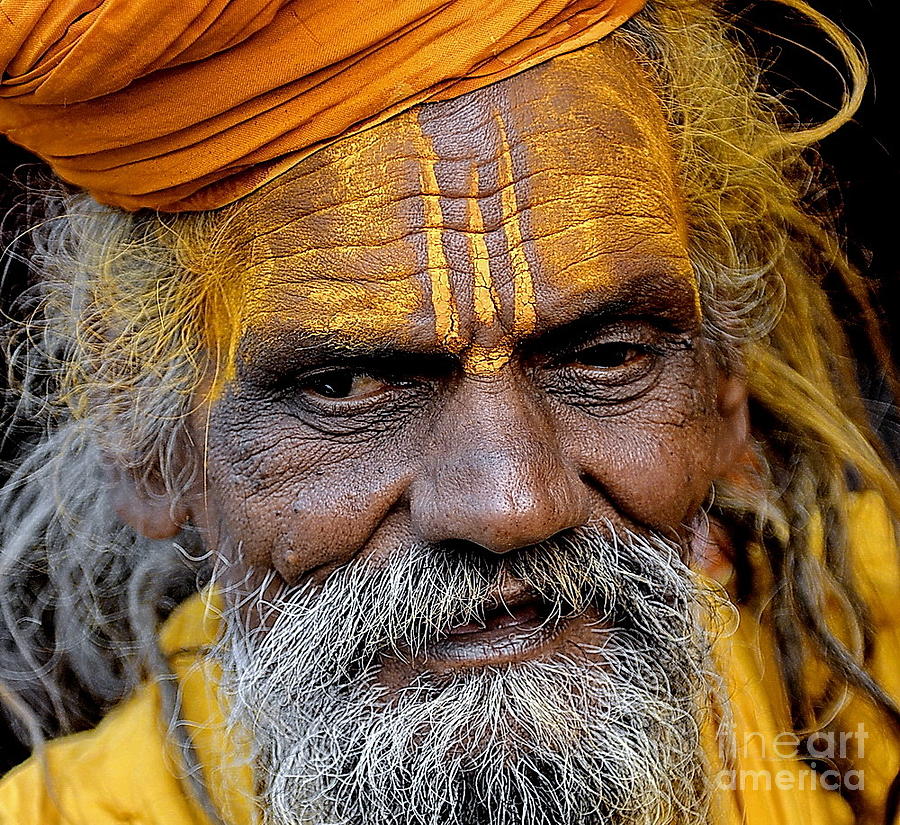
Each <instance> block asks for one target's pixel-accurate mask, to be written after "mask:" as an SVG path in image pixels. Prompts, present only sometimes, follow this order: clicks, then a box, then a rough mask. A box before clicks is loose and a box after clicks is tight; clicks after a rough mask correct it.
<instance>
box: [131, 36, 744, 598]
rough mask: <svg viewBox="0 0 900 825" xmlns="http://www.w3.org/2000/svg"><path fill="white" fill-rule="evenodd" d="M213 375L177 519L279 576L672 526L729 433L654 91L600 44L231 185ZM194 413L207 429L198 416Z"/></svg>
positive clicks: (723, 380)
mask: <svg viewBox="0 0 900 825" xmlns="http://www.w3.org/2000/svg"><path fill="white" fill-rule="evenodd" d="M228 238H229V242H231V243H233V245H234V248H237V249H243V250H245V256H246V274H245V276H244V278H243V294H242V297H241V316H242V317H241V322H240V324H241V326H240V344H239V347H238V349H237V352H236V356H235V363H234V375H233V378H232V380H230V381H229V382H228V383H227V384H225V386H224V387H222V388H221V389H220V390H219V391H217V393H216V398H215V400H214V401H213V402H212V403H211V406H210V408H209V409H206V408H204V409H201V410H199V411H198V412H197V413H196V415H195V418H194V421H193V429H194V443H195V445H197V446H196V449H197V450H203V449H204V446H205V451H206V452H205V462H206V467H207V478H206V487H205V489H202V490H201V489H198V490H196V491H195V492H194V494H193V495H192V496H190V497H188V499H187V500H186V502H185V503H184V504H182V505H180V506H181V509H180V510H178V511H177V512H176V513H175V516H176V518H175V519H174V520H173V521H169V518H170V514H169V512H168V507H167V506H165V507H161V506H152V505H150V504H149V503H147V502H143V501H140V500H138V499H136V498H135V499H133V500H132V501H131V503H130V504H129V505H128V506H126V507H124V508H123V513H124V515H125V516H126V518H128V520H129V521H131V523H132V524H134V525H136V526H138V527H139V528H140V529H143V530H144V532H147V533H151V534H154V535H169V534H174V532H175V531H176V530H177V527H178V524H177V522H178V521H180V520H181V519H190V520H192V521H193V522H194V523H195V524H197V525H198V526H199V527H201V528H202V529H203V530H204V531H206V536H207V541H208V542H210V543H211V545H212V546H214V547H230V548H235V547H237V546H238V545H240V546H241V548H242V552H241V564H242V565H249V566H250V567H251V568H253V569H254V570H258V571H264V570H267V569H270V568H274V569H275V570H276V571H277V573H278V574H279V575H280V577H282V578H283V579H284V580H286V581H288V582H291V583H294V582H299V581H303V580H305V579H307V578H309V577H312V578H313V580H320V579H321V578H323V577H324V576H325V575H327V573H328V572H329V571H331V570H333V569H334V568H335V567H337V566H338V565H341V564H343V563H345V562H347V561H348V560H350V559H352V558H355V557H365V556H367V557H371V558H372V559H382V558H384V559H389V557H390V554H391V551H392V548H394V547H396V546H397V545H398V544H399V543H403V542H407V543H408V542H411V541H427V542H447V541H464V542H470V543H474V544H476V545H478V546H480V547H482V548H484V552H485V553H495V554H502V553H506V552H508V551H512V550H515V549H516V548H521V547H526V546H528V545H532V544H535V543H537V542H540V541H541V540H543V539H546V538H548V537H551V536H554V535H556V534H558V533H560V531H565V530H566V529H568V528H572V527H575V526H578V525H582V524H586V523H596V522H598V521H599V520H601V519H609V520H610V521H611V522H612V523H613V524H614V525H617V526H620V527H627V528H629V529H632V530H635V531H638V532H642V531H648V530H658V531H661V532H663V533H664V534H666V535H669V536H672V537H678V538H679V540H681V541H682V543H685V542H686V536H687V535H688V533H689V532H690V525H691V524H692V523H693V521H694V519H695V518H696V515H697V512H698V508H699V507H700V505H701V503H702V502H703V500H704V498H705V497H706V495H707V494H708V491H709V489H710V485H711V483H712V482H713V480H714V479H715V478H716V477H717V476H718V475H719V474H721V473H724V472H726V471H727V470H728V469H729V468H730V466H731V465H732V464H733V462H734V460H735V458H736V456H737V454H738V453H739V451H740V450H741V447H742V444H743V440H744V438H745V433H746V401H745V393H744V391H743V387H742V384H741V382H740V380H739V379H737V378H735V377H733V376H728V375H725V374H723V373H722V372H721V370H720V369H719V368H718V367H717V366H716V363H715V360H714V357H713V353H712V352H711V348H710V346H709V345H708V344H707V343H706V342H704V340H703V339H702V337H701V335H700V318H699V313H698V299H697V293H696V286H695V283H694V279H693V275H692V271H691V266H690V263H689V261H688V257H687V251H686V243H687V229H686V225H685V219H684V214H683V209H682V206H681V204H680V203H679V198H678V194H677V189H676V184H675V179H674V170H673V162H672V159H671V155H670V149H669V145H668V140H667V134H666V128H665V124H664V122H663V119H662V115H661V112H660V108H659V104H658V101H657V99H656V98H655V96H654V93H653V91H652V90H651V88H650V86H649V83H648V82H647V80H646V79H645V77H644V75H643V74H642V72H641V70H640V68H639V67H638V66H637V64H636V62H635V61H634V59H633V57H631V56H630V55H629V54H628V53H626V52H624V51H623V50H622V49H621V48H620V47H618V46H616V45H614V44H612V43H609V42H604V43H601V44H599V45H598V46H595V47H591V48H589V49H587V50H583V51H581V52H579V53H576V54H574V55H568V56H565V57H563V58H559V59H557V60H555V61H553V62H551V63H550V64H545V65H543V66H539V67H537V68H536V69H533V70H530V71H529V72H527V73H525V74H523V75H520V76H517V77H515V78H512V79H510V80H508V81H504V82H503V83H501V84H497V85H495V86H492V87H489V88H487V89H484V90H481V91H478V92H474V93H471V94H468V95H466V96H464V97H463V98H459V99H456V100H453V101H448V102H445V103H440V104H435V105H431V106H426V107H420V108H419V109H416V110H413V111H411V112H408V113H406V114H403V115H401V116H399V117H397V118H395V119H393V120H392V121H389V122H388V123H385V124H383V125H381V126H378V127H376V128H373V129H371V130H368V131H366V132H363V133H361V134H359V135H356V136H352V137H350V138H347V139H344V140H343V141H342V142H340V143H338V144H335V145H334V146H331V147H329V148H327V149H325V150H323V151H321V152H319V153H318V154H316V155H314V156H313V157H311V158H309V159H307V160H306V161H304V162H302V163H301V164H299V165H297V166H296V167H295V168H294V169H292V170H291V171H290V172H288V173H286V174H285V175H283V176H282V177H281V178H279V179H278V180H276V181H274V182H273V183H271V184H269V185H268V186H266V187H265V188H264V189H262V190H260V191H258V192H256V193H254V194H253V195H250V196H248V197H247V198H245V200H244V202H243V203H242V204H240V206H239V208H238V209H236V210H234V215H233V217H232V219H231V221H230V223H229V228H228ZM207 427H208V433H207V432H205V430H206V429H207Z"/></svg>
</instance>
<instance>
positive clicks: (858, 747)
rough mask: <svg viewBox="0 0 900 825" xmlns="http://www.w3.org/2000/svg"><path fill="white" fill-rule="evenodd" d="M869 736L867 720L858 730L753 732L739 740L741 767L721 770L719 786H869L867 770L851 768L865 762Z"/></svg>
mask: <svg viewBox="0 0 900 825" xmlns="http://www.w3.org/2000/svg"><path fill="white" fill-rule="evenodd" d="M868 738H869V733H868V731H866V728H865V725H864V724H862V723H860V724H859V726H858V727H857V729H856V730H855V731H839V732H838V731H820V732H818V733H811V734H809V735H808V736H800V735H798V734H796V733H793V732H784V733H779V734H777V735H776V736H775V737H769V736H764V735H763V734H761V733H748V734H746V735H745V736H744V740H743V742H738V743H737V750H736V756H737V759H736V761H732V762H731V763H730V764H732V765H737V766H738V767H736V768H726V769H724V770H721V771H719V772H718V774H717V775H716V781H717V785H718V787H719V788H720V789H722V790H730V791H733V790H739V791H771V790H780V791H803V790H812V789H814V788H816V787H819V788H823V789H825V790H828V791H841V790H846V791H859V790H863V789H864V788H865V772H864V771H863V770H858V769H856V768H849V769H848V768H847V766H848V765H851V766H852V765H857V764H860V763H859V761H858V760H861V759H862V758H863V757H864V756H865V755H866V739H868ZM838 766H840V769H839V767H838Z"/></svg>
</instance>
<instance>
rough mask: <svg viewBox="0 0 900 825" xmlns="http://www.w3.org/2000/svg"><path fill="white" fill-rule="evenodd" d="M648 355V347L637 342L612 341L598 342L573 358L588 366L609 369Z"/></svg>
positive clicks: (625, 364)
mask: <svg viewBox="0 0 900 825" xmlns="http://www.w3.org/2000/svg"><path fill="white" fill-rule="evenodd" d="M646 355H647V351H646V349H645V348H644V347H641V346H638V345H637V344H631V343H627V342H625V341H611V342H610V343H608V344H598V345H597V346H593V347H590V348H589V349H586V350H582V351H581V352H578V353H576V354H575V356H574V359H573V360H574V361H576V362H577V363H578V364H581V365H583V366H586V367H593V368H595V369H607V370H608V369H616V368H617V367H627V366H629V365H631V364H634V363H635V362H637V361H640V360H641V359H642V358H645V357H646Z"/></svg>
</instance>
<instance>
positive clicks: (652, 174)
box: [228, 43, 696, 349]
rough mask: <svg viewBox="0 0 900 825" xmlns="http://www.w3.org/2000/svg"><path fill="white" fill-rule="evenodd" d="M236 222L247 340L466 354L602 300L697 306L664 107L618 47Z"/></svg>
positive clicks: (410, 136)
mask: <svg viewBox="0 0 900 825" xmlns="http://www.w3.org/2000/svg"><path fill="white" fill-rule="evenodd" d="M228 225H229V229H228V235H229V237H230V238H231V239H232V240H233V241H235V242H236V243H237V244H238V246H239V248H241V249H242V250H243V255H242V257H243V260H245V261H246V262H247V266H246V269H245V272H244V276H243V279H242V282H243V283H242V301H241V310H240V314H241V328H242V330H243V331H247V330H277V329H282V328H283V329H288V330H299V331H301V332H302V331H309V332H318V333H323V334H334V335H352V336H356V337H357V338H360V337H361V338H366V339H369V340H371V341H373V342H380V343H386V344H396V343H411V344H415V345H419V346H434V345H444V346H448V347H456V348H459V349H464V348H465V347H466V346H470V345H471V344H472V343H473V342H475V341H476V340H477V339H478V337H479V336H480V335H482V334H487V333H486V332H485V331H486V330H487V331H490V330H494V331H495V332H497V331H500V333H501V334H502V335H503V336H507V337H509V336H515V335H527V334H530V333H531V332H533V331H534V330H536V329H540V328H541V327H543V326H548V325H549V326H552V325H554V324H559V323H565V322H567V321H570V320H573V319H574V318H575V317H577V316H578V315H579V314H580V313H583V312H586V311H590V310H593V309H594V308H595V306H596V305H597V304H598V303H603V302H605V303H607V304H609V303H615V302H622V301H629V300H634V299H639V300H642V301H646V302H648V303H649V304H654V303H660V302H663V303H668V304H671V305H672V307H673V311H674V310H676V309H677V308H678V307H679V306H682V308H683V310H684V311H685V312H687V311H694V310H695V306H696V295H695V285H694V283H693V275H692V272H691V267H690V265H689V262H688V259H687V255H686V251H685V228H684V221H683V217H682V212H681V209H680V206H679V202H678V195H677V191H676V187H675V183H674V175H673V169H672V161H671V157H670V149H669V145H668V139H667V133H666V127H665V123H664V121H663V118H662V115H661V112H660V108H659V103H658V101H657V99H656V97H655V95H654V93H653V91H652V89H651V88H650V86H649V84H648V83H647V81H646V79H645V78H644V76H643V75H642V73H641V71H640V69H639V67H638V65H637V63H636V61H635V60H634V58H633V57H632V56H631V55H630V54H629V53H628V52H626V51H625V50H623V49H622V48H621V47H618V46H616V45H615V44H611V43H601V44H597V45H596V46H594V47H591V48H589V49H585V50H582V51H580V52H577V53H575V54H572V55H566V56H563V57H561V58H557V59H556V60H554V61H552V62H551V63H548V64H544V65H542V66H539V67H536V68H535V69H532V70H530V71H529V72H526V73H524V74H522V75H519V76H517V77H514V78H511V79H509V80H507V81H504V82H502V83H498V84H495V85H493V86H490V87H487V88H486V89H483V90H479V91H477V92H473V93H469V94H467V95H464V96H462V97H460V98H457V99H455V100H451V101H447V102H442V103H437V104H430V105H426V106H422V107H417V108H416V109H414V110H411V111H409V112H406V113H404V114H402V115H400V116H398V117H396V118H394V119H393V120H391V121H389V122H387V123H385V124H382V125H380V126H378V127H376V128H373V129H369V130H367V131H364V132H362V133H360V134H357V135H354V136H352V137H350V138H347V139H345V140H343V141H341V142H340V143H337V144H335V145H333V146H330V147H328V148H326V149H324V150H322V151H320V152H319V153H317V154H316V155H314V156H312V157H311V158H309V159H307V160H306V161H304V162H303V163H301V164H298V165H297V166H296V167H295V168H294V169H292V170H291V171H290V172H288V173H286V174H285V175H283V176H281V177H280V178H279V179H277V180H276V181H274V182H273V183H271V184H269V185H268V186H267V187H265V188H264V189H262V190H260V191H259V192H257V193H254V194H253V195H251V196H249V197H247V198H245V199H244V200H243V201H242V202H241V203H240V204H239V205H238V206H236V207H235V208H234V210H233V211H232V213H231V214H230V215H229V218H228ZM495 337H496V336H495Z"/></svg>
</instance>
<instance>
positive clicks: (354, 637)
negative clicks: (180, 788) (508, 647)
mask: <svg viewBox="0 0 900 825" xmlns="http://www.w3.org/2000/svg"><path fill="white" fill-rule="evenodd" d="M610 536H612V538H610ZM501 569H505V570H506V571H507V572H508V573H510V574H512V575H515V576H516V577H518V578H520V579H523V580H524V581H526V582H528V583H529V584H530V585H531V586H532V588H533V589H534V590H535V591H536V592H537V593H539V594H540V595H541V596H542V597H543V598H545V599H546V600H547V601H548V602H550V603H551V604H552V605H554V611H555V613H556V614H557V615H560V616H564V615H576V614H578V613H580V612H582V611H583V610H584V609H585V608H586V607H587V606H588V605H594V606H596V607H597V608H598V609H599V612H600V615H601V616H602V617H603V618H604V620H605V621H608V622H610V623H611V624H612V625H613V629H612V630H609V629H605V630H604V629H601V628H600V627H599V626H598V628H597V630H596V644H595V645H592V646H590V647H587V646H585V645H582V646H581V648H580V653H579V654H578V655H574V656H573V655H568V654H564V653H556V654H551V655H548V656H547V657H546V658H539V659H535V660H532V661H527V662H524V663H516V664H504V665H502V666H497V667H480V668H468V669H458V670H452V671H450V672H449V673H442V674H438V673H434V672H431V671H428V670H424V671H423V672H422V673H421V675H419V676H418V677H416V678H415V679H414V680H413V681H412V682H411V683H410V684H409V685H407V686H404V687H403V688H401V689H399V690H393V691H390V690H388V689H387V688H386V687H384V686H383V685H382V684H381V683H380V681H379V679H378V671H379V664H380V662H381V661H382V660H383V657H384V656H385V655H391V654H394V655H408V653H409V651H413V652H415V653H417V654H419V655H422V654H426V655H427V648H428V644H429V642H430V641H433V640H434V639H435V638H436V637H437V636H439V634H440V633H441V632H446V630H447V629H448V628H449V627H451V626H452V625H453V624H456V623H460V622H466V621H470V620H473V619H474V620H477V619H478V617H479V616H480V615H481V614H483V610H484V603H485V601H486V599H487V597H488V595H489V594H490V593H491V592H492V590H493V588H494V587H495V586H496V583H497V578H498V576H499V574H500V571H501ZM262 589H263V588H261V590H262ZM699 594H700V590H699V588H698V586H697V585H696V584H695V583H694V580H693V578H692V576H691V574H690V572H689V571H688V570H687V568H686V567H685V566H684V565H683V564H682V562H681V561H680V560H679V558H678V554H677V551H676V548H674V547H673V546H672V545H671V544H670V543H668V542H666V541H665V540H663V539H661V538H645V537H639V536H636V535H633V534H630V533H629V534H627V535H626V536H624V537H618V538H617V537H615V535H614V534H613V533H612V532H611V529H610V528H608V529H607V530H604V531H600V530H596V529H586V528H585V529H579V530H577V531H574V532H573V533H572V535H571V536H570V537H569V538H567V539H565V540H561V541H551V542H547V543H544V544H542V545H541V546H540V547H535V548H529V549H528V550H527V551H523V552H522V553H520V554H518V555H517V556H515V557H514V558H513V559H511V560H510V559H508V558H507V559H493V558H488V559H485V558H482V557H478V556H477V555H476V554H475V553H474V552H473V553H472V554H471V555H470V556H466V555H465V554H463V556H462V557H461V556H459V555H453V554H450V553H448V552H447V551H446V550H443V549H435V548H428V547H414V548H407V549H404V550H398V552H397V554H396V558H394V559H392V560H391V561H390V562H389V563H388V564H387V565H386V566H384V567H380V568H375V567H373V566H371V565H369V564H367V563H365V562H364V561H355V562H351V563H350V564H348V565H347V566H346V567H344V568H341V569H340V570H338V571H336V572H335V573H334V574H332V575H331V576H330V577H329V579H328V580H327V581H326V583H325V584H324V585H323V587H322V588H321V589H318V590H313V589H311V588H300V589H293V590H291V591H286V592H283V593H281V594H279V595H278V596H277V597H276V598H274V599H263V598H261V597H260V598H259V599H258V602H257V609H258V611H259V613H258V617H257V618H264V619H265V621H264V625H265V626H267V628H268V629H266V630H265V631H259V630H256V631H251V630H248V629H247V628H246V627H245V626H244V625H243V623H242V621H241V620H240V619H239V618H238V615H237V612H236V611H235V610H233V609H232V610H231V611H230V612H229V614H228V617H227V620H226V626H227V633H226V637H225V639H224V640H223V643H222V645H221V647H220V649H219V650H218V652H217V656H218V657H219V658H220V659H221V660H222V662H223V665H224V672H225V679H224V682H223V686H224V689H225V691H226V693H227V695H228V699H229V704H230V708H231V716H230V723H229V724H230V727H231V732H232V735H234V736H235V737H241V738H244V739H249V741H250V742H251V743H252V748H253V750H254V754H255V757H254V759H255V761H254V767H255V770H256V773H257V778H258V781H259V784H260V797H261V798H260V804H261V807H262V809H263V811H264V821H265V823H266V825H300V823H304V825H325V824H326V823H328V825H651V824H653V825H664V824H665V825H699V824H700V823H704V822H706V821H707V817H708V805H709V792H708V786H709V783H708V780H707V776H706V773H707V772H706V769H705V760H704V757H703V753H702V749H701V745H700V734H699V727H700V724H701V712H700V708H701V706H703V704H704V699H706V698H707V697H708V695H709V692H710V690H711V686H713V685H715V677H714V676H713V675H712V673H711V669H710V668H709V666H708V648H709V644H708V640H707V639H706V638H705V634H704V633H703V632H702V631H701V630H700V627H701V621H700V618H699V616H698V609H699V606H700V605H701V604H703V603H706V604H708V599H707V600H706V601H705V602H704V600H703V599H700V598H699ZM401 651H404V652H405V654H404V653H401ZM582 654H586V655H582Z"/></svg>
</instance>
